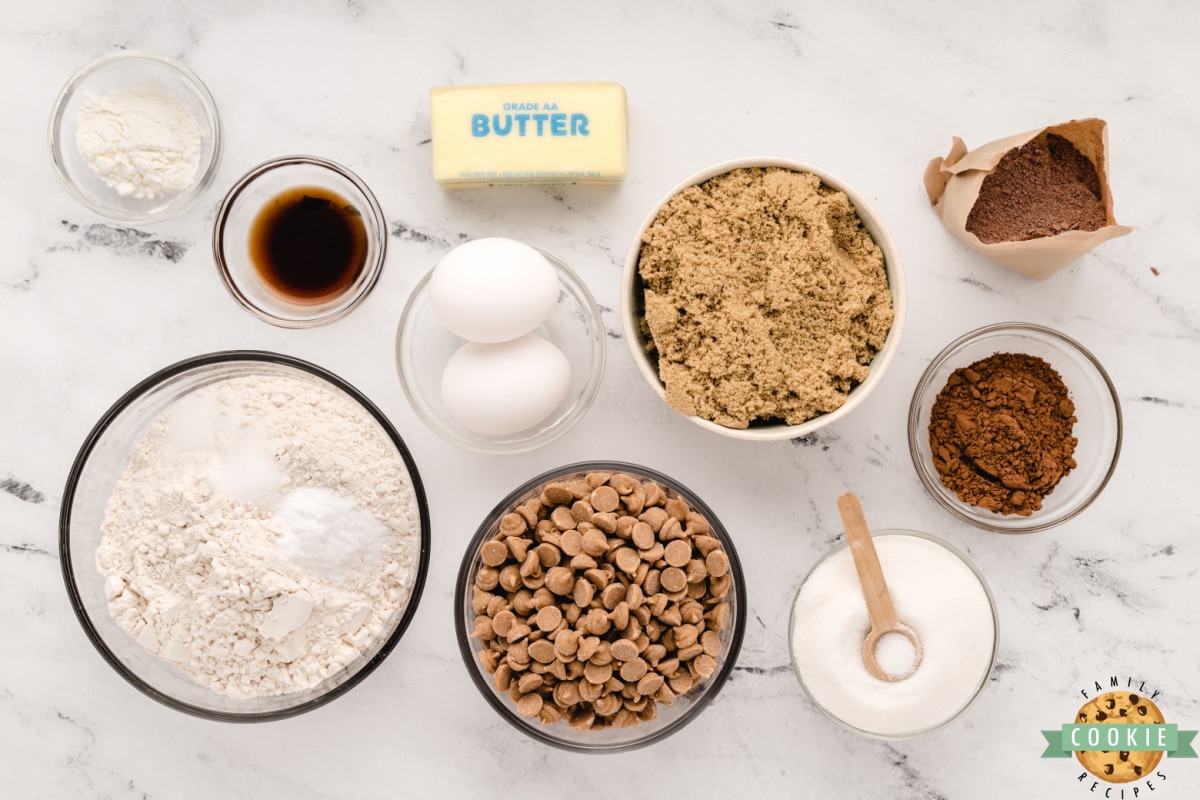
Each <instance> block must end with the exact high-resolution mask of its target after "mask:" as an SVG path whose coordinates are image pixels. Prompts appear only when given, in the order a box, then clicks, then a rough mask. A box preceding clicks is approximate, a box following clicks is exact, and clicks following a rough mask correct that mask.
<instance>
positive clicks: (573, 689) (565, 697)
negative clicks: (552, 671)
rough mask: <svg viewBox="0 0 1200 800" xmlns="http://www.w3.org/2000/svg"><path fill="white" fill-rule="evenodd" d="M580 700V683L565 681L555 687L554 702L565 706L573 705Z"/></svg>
mask: <svg viewBox="0 0 1200 800" xmlns="http://www.w3.org/2000/svg"><path fill="white" fill-rule="evenodd" d="M579 700H580V697H579V685H578V684H576V683H575V682H574V681H564V682H562V683H560V684H558V685H557V686H555V687H554V702H556V703H558V705H559V706H561V707H563V708H566V707H567V706H573V705H575V704H576V703H578V702H579Z"/></svg>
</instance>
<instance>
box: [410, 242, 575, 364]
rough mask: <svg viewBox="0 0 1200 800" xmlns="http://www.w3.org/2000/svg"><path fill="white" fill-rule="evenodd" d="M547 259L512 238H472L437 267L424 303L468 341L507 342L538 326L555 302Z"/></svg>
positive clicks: (554, 278) (554, 281)
mask: <svg viewBox="0 0 1200 800" xmlns="http://www.w3.org/2000/svg"><path fill="white" fill-rule="evenodd" d="M558 293H559V284H558V274H557V273H556V272H555V269H554V266H553V265H552V264H551V263H550V262H549V261H547V260H546V257H545V256H543V255H542V254H541V253H539V252H538V251H537V250H534V249H533V248H532V247H530V246H529V245H527V244H523V243H521V242H518V241H514V240H512V239H500V238H490V239H476V240H474V241H471V242H467V243H466V244H463V245H460V246H458V247H456V248H454V249H453V250H451V251H450V252H449V253H447V254H446V255H445V256H443V257H442V260H441V261H439V262H438V264H437V266H436V267H434V268H433V275H432V276H431V277H430V279H429V304H430V305H431V306H432V307H433V313H435V314H437V317H438V319H439V320H441V323H442V324H443V325H445V326H446V327H447V328H449V329H450V330H451V331H453V332H454V333H456V334H458V335H459V336H461V337H463V338H464V339H467V340H468V341H472V342H507V341H509V340H510V339H516V338H517V337H518V336H524V335H525V334H527V333H529V332H530V331H532V330H533V329H534V328H536V327H537V326H538V325H541V324H542V323H543V322H544V321H545V320H546V318H547V317H549V316H550V314H551V313H552V312H553V311H554V306H555V305H556V304H557V303H558Z"/></svg>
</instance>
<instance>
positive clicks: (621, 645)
mask: <svg viewBox="0 0 1200 800" xmlns="http://www.w3.org/2000/svg"><path fill="white" fill-rule="evenodd" d="M611 652H612V657H613V658H615V659H616V660H617V661H632V660H633V659H635V658H637V657H638V649H637V645H636V644H634V643H633V642H631V641H629V640H628V639H618V640H617V641H615V642H613V643H612V648H611Z"/></svg>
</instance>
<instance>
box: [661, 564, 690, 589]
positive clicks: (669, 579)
mask: <svg viewBox="0 0 1200 800" xmlns="http://www.w3.org/2000/svg"><path fill="white" fill-rule="evenodd" d="M661 580H662V586H663V588H664V589H666V590H667V591H668V592H682V591H683V590H684V589H686V588H687V575H685V574H684V572H683V570H681V569H679V567H668V568H667V569H664V570H663V572H662V578H661Z"/></svg>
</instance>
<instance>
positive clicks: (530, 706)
mask: <svg viewBox="0 0 1200 800" xmlns="http://www.w3.org/2000/svg"><path fill="white" fill-rule="evenodd" d="M541 710H542V696H541V695H540V694H525V695H521V699H520V700H518V701H517V713H519V714H520V715H521V716H523V717H536V716H537V715H538V712H539V711H541Z"/></svg>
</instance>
